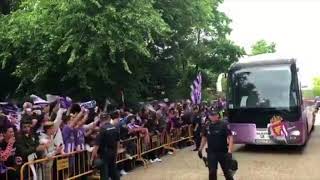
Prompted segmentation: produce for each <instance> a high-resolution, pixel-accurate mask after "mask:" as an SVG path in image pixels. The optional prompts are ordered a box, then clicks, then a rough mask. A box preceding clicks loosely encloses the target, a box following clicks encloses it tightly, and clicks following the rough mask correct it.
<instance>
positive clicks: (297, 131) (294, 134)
mask: <svg viewBox="0 0 320 180" xmlns="http://www.w3.org/2000/svg"><path fill="white" fill-rule="evenodd" d="M290 135H291V136H300V131H299V130H295V131H292V132H291V133H290Z"/></svg>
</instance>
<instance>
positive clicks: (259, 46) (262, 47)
mask: <svg viewBox="0 0 320 180" xmlns="http://www.w3.org/2000/svg"><path fill="white" fill-rule="evenodd" d="M274 52H276V43H274V42H271V43H268V42H267V41H265V40H259V41H257V42H256V43H254V44H253V45H252V46H251V55H258V54H264V53H274Z"/></svg>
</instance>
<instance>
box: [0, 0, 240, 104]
mask: <svg viewBox="0 0 320 180" xmlns="http://www.w3.org/2000/svg"><path fill="white" fill-rule="evenodd" d="M6 2H7V3H6V5H5V6H3V4H0V7H1V10H2V11H1V12H2V15H0V62H1V65H2V69H1V70H0V75H1V79H0V83H1V84H6V85H7V86H6V87H5V88H1V90H0V98H1V99H4V98H5V97H24V96H25V95H27V94H30V93H35V94H39V95H42V94H45V93H53V94H61V95H69V96H72V97H75V98H77V99H79V100H80V99H83V98H96V99H97V100H100V101H101V100H104V99H105V97H112V98H114V99H115V100H119V99H120V92H121V91H123V92H124V95H125V98H126V101H127V102H135V101H140V100H145V99H147V98H163V97H169V98H170V99H179V98H187V97H189V93H190V88H189V86H190V83H191V82H192V80H193V78H194V77H195V75H196V74H197V72H199V71H201V72H202V74H203V76H204V77H203V79H204V88H205V87H214V81H215V79H216V77H217V76H218V74H219V73H220V72H223V71H226V70H227V68H228V66H229V65H230V64H231V63H232V62H234V61H236V60H237V59H238V57H239V56H241V55H242V54H243V53H244V51H243V49H242V48H240V47H239V46H237V45H235V44H234V43H233V42H232V41H230V40H228V39H227V35H228V34H229V33H230V32H231V29H230V28H229V23H230V21H231V20H230V19H229V18H228V17H227V16H226V15H225V14H224V13H223V12H220V11H218V6H219V4H221V3H222V1H221V0H200V1H194V0H175V1H169V0H150V1H145V0H125V1H118V0H109V1H104V0H74V1H68V0H50V1H49V0H20V1H16V3H12V2H13V1H9V0H8V1H6ZM17 2H18V3H17Z"/></svg>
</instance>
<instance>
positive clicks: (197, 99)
mask: <svg viewBox="0 0 320 180" xmlns="http://www.w3.org/2000/svg"><path fill="white" fill-rule="evenodd" d="M201 86H202V77H201V73H199V74H198V75H197V78H196V79H195V80H194V81H193V83H192V84H191V86H190V88H191V94H190V95H191V100H192V103H193V104H200V103H201V96H202V94H201V90H202V89H201Z"/></svg>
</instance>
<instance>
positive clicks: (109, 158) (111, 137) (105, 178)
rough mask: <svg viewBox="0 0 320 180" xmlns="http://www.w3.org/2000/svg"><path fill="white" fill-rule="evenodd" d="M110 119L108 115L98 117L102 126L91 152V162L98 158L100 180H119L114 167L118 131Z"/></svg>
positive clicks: (118, 136) (118, 137) (118, 138)
mask: <svg viewBox="0 0 320 180" xmlns="http://www.w3.org/2000/svg"><path fill="white" fill-rule="evenodd" d="M110 121H111V118H110V116H109V115H108V114H106V113H102V114H101V115H100V123H101V124H103V125H102V127H101V129H100V133H99V135H98V137H97V139H96V143H95V146H94V149H93V152H92V158H91V160H95V159H97V157H98V156H99V160H100V164H99V165H97V166H99V168H100V179H101V180H109V177H110V178H111V179H112V180H120V175H119V172H118V169H117V166H116V160H117V151H118V146H119V140H120V134H119V129H118V128H116V127H115V126H114V125H112V124H111V122H110Z"/></svg>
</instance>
